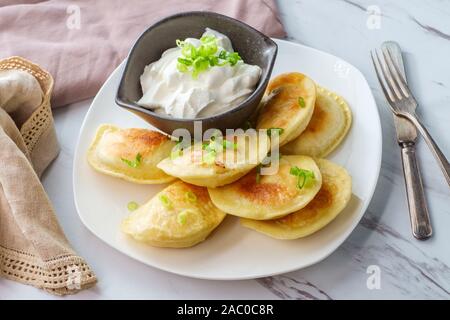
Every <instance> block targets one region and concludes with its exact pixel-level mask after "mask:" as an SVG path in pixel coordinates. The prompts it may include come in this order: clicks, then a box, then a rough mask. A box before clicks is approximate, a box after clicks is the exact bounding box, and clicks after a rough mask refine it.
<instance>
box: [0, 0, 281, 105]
mask: <svg viewBox="0 0 450 320" xmlns="http://www.w3.org/2000/svg"><path fill="white" fill-rule="evenodd" d="M194 10H205V11H215V12H218V13H221V14H225V15H228V16H231V17H234V18H237V19H239V20H241V21H244V22H246V23H248V24H250V25H251V26H253V27H255V28H256V29H258V30H260V31H262V32H263V33H265V34H267V35H269V36H274V37H284V35H285V33H284V30H283V26H282V24H281V22H280V20H279V18H278V11H277V7H276V4H275V0H189V1H186V0H159V1H157V0H149V1H144V0H126V1H123V0H96V1H89V0H77V1H69V0H49V1H38V0H13V1H12V0H0V30H1V32H0V39H1V44H2V50H1V53H0V58H5V57H9V56H13V55H17V56H22V57H24V58H27V59H29V60H32V61H34V62H35V63H38V64H39V65H41V66H42V67H43V68H45V69H47V70H48V71H49V72H50V74H52V75H53V77H54V79H55V88H54V91H53V98H52V106H54V107H55V106H61V105H65V104H68V103H72V102H75V101H79V100H82V99H86V98H88V97H91V96H93V95H95V94H96V92H97V91H98V90H99V88H100V86H101V85H102V83H103V82H104V81H105V80H106V78H107V77H108V76H109V74H110V73H111V72H112V71H113V70H114V68H115V67H117V65H118V64H119V63H120V62H121V61H122V60H123V59H124V58H125V57H126V55H127V54H128V51H129V50H130V48H131V46H132V44H133V43H134V41H135V40H136V38H137V37H138V36H139V35H140V34H141V33H142V32H143V31H144V30H145V29H146V28H147V27H149V26H150V25H151V24H153V23H154V22H156V21H157V20H159V19H161V18H163V17H166V16H169V15H172V14H175V13H179V12H183V11H194Z"/></svg>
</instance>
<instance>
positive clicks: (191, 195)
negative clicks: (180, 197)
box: [184, 191, 197, 202]
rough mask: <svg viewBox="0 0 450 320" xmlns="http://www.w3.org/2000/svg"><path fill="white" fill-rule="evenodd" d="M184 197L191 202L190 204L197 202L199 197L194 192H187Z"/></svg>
mask: <svg viewBox="0 0 450 320" xmlns="http://www.w3.org/2000/svg"><path fill="white" fill-rule="evenodd" d="M184 197H185V198H186V200H187V201H189V202H196V201H197V196H196V195H195V193H194V192H192V191H188V192H186V194H185V195H184Z"/></svg>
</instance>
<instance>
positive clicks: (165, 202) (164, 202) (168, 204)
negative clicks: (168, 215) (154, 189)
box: [159, 194, 172, 209]
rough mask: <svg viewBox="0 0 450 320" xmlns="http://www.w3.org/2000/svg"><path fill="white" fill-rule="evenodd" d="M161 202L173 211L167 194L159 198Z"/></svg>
mask: <svg viewBox="0 0 450 320" xmlns="http://www.w3.org/2000/svg"><path fill="white" fill-rule="evenodd" d="M159 200H160V201H161V203H162V204H163V206H164V207H165V208H166V209H172V203H171V202H170V200H169V198H168V197H167V196H166V195H165V194H161V195H160V196H159Z"/></svg>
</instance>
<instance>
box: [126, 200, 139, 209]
mask: <svg viewBox="0 0 450 320" xmlns="http://www.w3.org/2000/svg"><path fill="white" fill-rule="evenodd" d="M127 208H128V211H134V210H136V209H137V208H139V205H138V204H137V203H136V202H134V201H130V202H128V204H127Z"/></svg>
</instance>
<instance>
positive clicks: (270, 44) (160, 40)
mask: <svg viewBox="0 0 450 320" xmlns="http://www.w3.org/2000/svg"><path fill="white" fill-rule="evenodd" d="M207 27H208V28H211V29H214V30H217V31H219V32H221V33H223V34H225V35H226V36H228V37H229V38H230V40H231V43H232V45H233V48H234V50H235V51H236V52H239V55H240V56H241V57H242V59H243V60H244V62H245V63H247V64H252V65H258V66H259V67H260V68H261V69H262V74H261V78H260V79H259V82H258V83H257V85H256V88H255V90H254V91H253V93H252V94H251V95H250V96H249V97H248V98H247V99H245V100H244V101H243V102H241V103H239V104H237V105H236V106H234V107H233V108H232V109H230V110H228V111H225V112H223V113H220V114H217V115H214V116H210V117H203V118H196V119H182V118H174V117H171V116H168V115H164V114H157V113H155V112H153V111H152V110H150V109H147V108H145V107H142V106H140V105H138V104H137V101H138V100H139V99H140V98H141V97H142V95H143V93H142V89H141V84H140V76H141V75H142V73H143V72H144V68H145V66H147V65H148V64H150V63H152V62H155V61H157V60H159V59H160V58H161V55H162V53H163V52H164V51H165V50H167V49H169V48H173V47H175V46H176V40H177V39H181V40H184V39H185V38H200V37H201V35H202V34H203V32H204V31H205V29H206V28H207ZM276 55H277V45H276V43H275V42H274V41H273V40H272V39H270V38H269V37H267V36H266V35H264V34H262V33H261V32H259V31H258V30H256V29H254V28H252V27H250V26H249V25H247V24H245V23H242V22H240V21H238V20H236V19H233V18H230V17H227V16H224V15H221V14H217V13H213V12H206V11H195V12H185V13H181V14H176V15H173V16H170V17H167V18H165V19H163V20H161V21H159V22H157V23H155V24H154V25H152V26H151V27H150V28H148V29H147V30H146V31H144V33H143V34H142V35H141V36H140V37H139V38H138V39H137V41H136V43H135V44H134V46H133V48H132V49H131V51H130V53H129V55H128V60H127V62H126V65H125V69H124V72H123V75H122V78H121V81H120V84H119V88H118V90H117V95H116V103H117V104H118V105H119V106H120V107H122V108H125V109H127V110H129V111H131V112H133V113H135V114H136V115H138V116H139V117H141V118H143V119H144V120H145V121H147V122H148V123H150V124H151V125H153V126H154V127H156V128H158V129H160V130H161V131H163V132H166V133H167V134H172V132H173V131H174V130H175V129H179V128H184V129H187V130H189V132H190V133H191V135H193V134H194V121H201V122H202V127H201V128H202V131H203V132H204V131H206V130H207V129H211V128H216V129H219V130H221V131H223V132H224V131H225V129H234V128H238V127H240V126H242V125H243V124H244V122H245V121H246V120H248V119H249V117H250V116H251V115H252V114H253V112H255V111H256V109H257V107H258V105H259V103H260V102H261V99H262V97H263V95H264V92H265V90H266V87H267V84H268V82H269V79H270V75H271V73H272V68H273V65H274V63H275V58H276Z"/></svg>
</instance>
